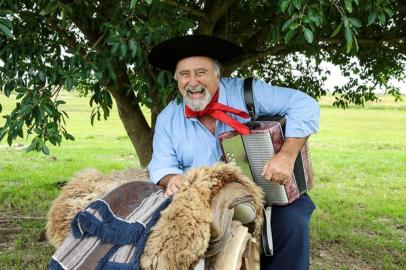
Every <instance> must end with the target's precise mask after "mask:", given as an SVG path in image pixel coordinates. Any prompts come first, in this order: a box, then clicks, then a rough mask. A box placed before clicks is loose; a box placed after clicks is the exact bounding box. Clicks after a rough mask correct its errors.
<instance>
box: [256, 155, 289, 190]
mask: <svg viewBox="0 0 406 270" xmlns="http://www.w3.org/2000/svg"><path fill="white" fill-rule="evenodd" d="M294 164H295V159H292V158H291V157H290V156H288V155H286V154H284V153H281V152H279V153H278V154H276V155H275V156H274V157H273V158H271V159H270V160H268V161H267V162H266V163H265V166H264V169H263V170H262V176H263V177H264V178H265V179H266V180H270V181H273V182H275V183H277V184H280V185H283V184H286V183H287V182H288V181H289V180H290V177H291V176H292V172H293V166H294Z"/></svg>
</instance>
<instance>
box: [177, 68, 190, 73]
mask: <svg viewBox="0 0 406 270" xmlns="http://www.w3.org/2000/svg"><path fill="white" fill-rule="evenodd" d="M178 73H179V74H181V73H190V70H189V69H182V70H180V71H179V72H178Z"/></svg>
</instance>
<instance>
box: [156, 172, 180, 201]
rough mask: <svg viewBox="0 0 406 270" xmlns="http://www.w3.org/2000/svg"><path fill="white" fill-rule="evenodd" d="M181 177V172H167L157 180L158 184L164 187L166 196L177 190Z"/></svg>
mask: <svg viewBox="0 0 406 270" xmlns="http://www.w3.org/2000/svg"><path fill="white" fill-rule="evenodd" d="M183 177H184V175H183V174H169V175H166V176H164V177H162V179H161V180H160V181H159V185H160V186H161V187H163V188H165V195H166V196H172V195H173V194H175V193H176V192H178V191H179V189H180V185H181V183H182V180H183Z"/></svg>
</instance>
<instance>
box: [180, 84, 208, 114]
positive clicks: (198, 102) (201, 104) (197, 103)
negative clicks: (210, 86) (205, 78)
mask: <svg viewBox="0 0 406 270" xmlns="http://www.w3.org/2000/svg"><path fill="white" fill-rule="evenodd" d="M202 90H203V91H204V92H203V97H201V98H190V97H189V96H188V91H191V92H200V91H202ZM211 98H212V96H211V94H210V92H209V90H207V88H205V87H203V86H202V85H200V84H199V85H197V86H195V87H193V86H186V88H185V96H184V99H185V103H186V106H188V107H189V108H190V109H191V110H192V111H195V112H200V111H203V110H204V108H206V107H207V105H208V104H209V103H210V101H211Z"/></svg>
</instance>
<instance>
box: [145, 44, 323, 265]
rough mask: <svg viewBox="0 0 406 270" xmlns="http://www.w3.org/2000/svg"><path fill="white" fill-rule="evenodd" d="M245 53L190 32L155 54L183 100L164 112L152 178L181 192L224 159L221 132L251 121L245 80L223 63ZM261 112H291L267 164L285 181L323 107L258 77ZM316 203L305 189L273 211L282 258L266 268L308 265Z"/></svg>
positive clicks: (270, 174) (269, 175) (271, 176)
mask: <svg viewBox="0 0 406 270" xmlns="http://www.w3.org/2000/svg"><path fill="white" fill-rule="evenodd" d="M242 54H243V50H242V49H241V48H240V47H239V46H237V45H235V44H232V43H230V42H228V41H225V40H222V39H218V38H215V37H211V36H184V37H178V38H174V39H171V40H167V41H165V42H163V43H161V44H159V45H158V46H156V47H155V48H153V49H152V51H151V52H150V55H149V57H148V59H149V61H150V63H151V64H152V65H154V66H156V67H158V68H161V69H165V70H169V71H171V72H173V73H174V77H175V79H176V80H177V83H178V89H179V91H180V93H181V95H182V96H183V101H182V102H181V103H179V104H178V103H177V102H176V101H172V102H171V103H169V104H168V105H167V107H166V108H165V109H164V110H163V111H162V112H161V114H160V115H159V116H158V119H157V122H156V127H155V135H154V140H153V156H152V160H151V162H150V164H149V166H148V170H149V172H150V177H151V181H153V182H154V183H157V184H159V185H160V186H162V187H164V188H165V189H166V194H167V195H168V196H171V195H172V194H174V193H176V192H177V191H178V190H179V187H180V184H181V182H182V178H183V174H184V172H185V171H187V170H188V169H190V168H192V167H197V166H203V165H211V164H214V163H216V162H218V161H219V160H220V159H221V148H220V144H219V140H218V135H219V134H221V133H223V132H226V131H230V130H233V129H234V130H237V131H238V132H240V133H242V134H246V133H247V132H248V131H247V127H246V126H245V125H243V123H246V122H248V121H249V120H250V119H249V117H248V115H247V108H246V105H245V101H244V95H243V80H242V79H239V78H221V77H220V65H221V64H224V63H226V62H228V61H230V60H233V59H235V58H236V57H239V56H241V55H242ZM253 93H254V104H255V109H256V115H259V116H261V115H284V116H285V117H286V119H287V122H286V130H285V136H286V140H285V143H284V144H283V146H282V148H281V151H280V152H279V153H278V154H276V155H275V156H274V157H273V158H272V159H270V160H269V161H268V162H267V163H266V164H265V166H264V168H263V172H262V174H263V176H264V178H265V179H267V180H269V181H275V182H277V183H284V182H285V181H287V180H288V179H289V177H290V175H291V174H292V171H293V166H294V161H295V159H296V156H297V154H298V152H299V151H300V149H301V148H302V146H303V145H304V143H305V141H306V139H307V137H308V136H309V135H311V134H313V133H315V132H317V130H318V125H319V106H318V104H317V102H316V101H315V100H313V99H312V98H311V97H309V96H307V95H306V94H304V93H302V92H299V91H297V90H293V89H288V88H281V87H276V86H272V85H269V84H266V83H264V82H262V81H259V80H255V81H254V84H253ZM314 207H315V206H314V204H313V202H312V201H311V199H310V197H309V196H308V195H307V194H305V195H302V196H301V197H300V198H299V199H297V200H296V201H295V202H293V203H292V204H290V205H287V206H277V207H273V209H272V234H273V238H274V256H272V257H263V258H261V269H272V270H274V269H308V267H309V221H310V216H311V214H312V212H313V210H314Z"/></svg>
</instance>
